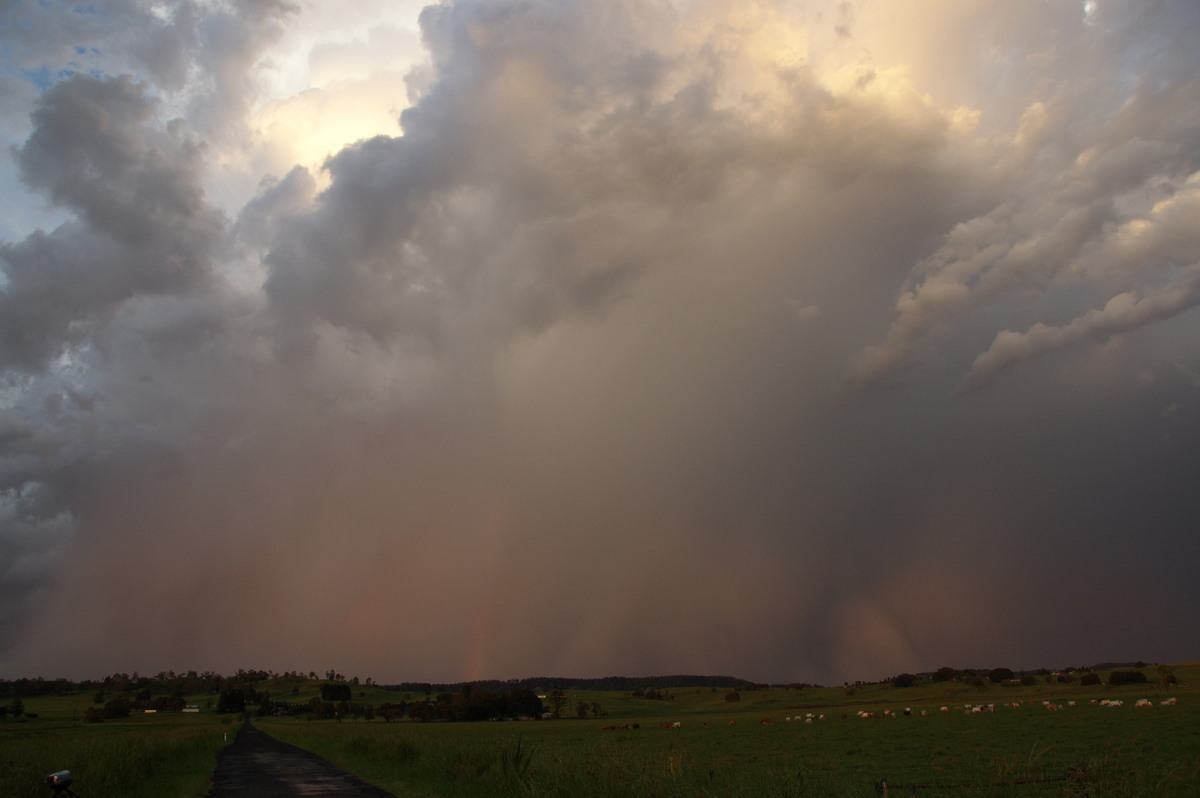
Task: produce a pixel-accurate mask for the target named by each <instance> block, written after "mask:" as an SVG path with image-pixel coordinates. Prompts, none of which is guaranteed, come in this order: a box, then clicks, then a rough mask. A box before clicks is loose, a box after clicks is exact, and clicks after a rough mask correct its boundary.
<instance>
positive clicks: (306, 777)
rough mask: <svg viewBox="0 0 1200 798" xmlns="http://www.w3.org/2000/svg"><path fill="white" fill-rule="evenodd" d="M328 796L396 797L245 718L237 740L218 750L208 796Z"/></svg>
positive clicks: (294, 797) (360, 797)
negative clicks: (246, 721) (273, 734)
mask: <svg viewBox="0 0 1200 798" xmlns="http://www.w3.org/2000/svg"><path fill="white" fill-rule="evenodd" d="M310 795H317V796H321V795H325V796H332V795H337V796H346V798H395V796H393V795H392V794H391V793H388V792H384V791H383V790H381V789H379V788H378V787H372V786H371V785H369V784H366V783H364V782H362V781H360V780H359V779H357V778H355V777H354V776H351V775H350V774H349V773H346V772H344V771H341V770H338V769H337V768H335V767H334V766H333V765H331V764H329V763H328V762H326V761H325V760H324V759H322V758H321V757H319V756H317V755H316V754H314V753H312V752H311V751H305V750H304V749H303V748H297V747H296V746H294V745H288V744H287V743H285V742H281V741H279V740H276V739H275V738H274V737H272V736H271V735H269V734H266V733H265V732H261V731H259V730H258V729H256V728H254V727H253V726H251V725H250V724H249V723H246V724H245V725H244V726H242V728H241V729H240V730H239V731H238V733H237V737H236V738H235V739H234V741H233V744H232V745H227V746H225V748H223V749H222V750H221V751H220V753H218V754H217V769H216V772H215V774H214V776H213V786H212V789H211V790H210V791H209V793H208V798H241V796H254V798H299V797H300V796H310Z"/></svg>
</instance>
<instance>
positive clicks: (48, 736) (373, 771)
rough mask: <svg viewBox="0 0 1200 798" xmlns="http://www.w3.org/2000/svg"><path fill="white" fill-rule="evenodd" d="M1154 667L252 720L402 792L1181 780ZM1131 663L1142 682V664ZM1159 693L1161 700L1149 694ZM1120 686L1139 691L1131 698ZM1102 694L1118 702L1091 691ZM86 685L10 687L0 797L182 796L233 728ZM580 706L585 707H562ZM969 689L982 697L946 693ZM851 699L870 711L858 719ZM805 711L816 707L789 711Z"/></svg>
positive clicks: (743, 792) (1199, 729)
mask: <svg viewBox="0 0 1200 798" xmlns="http://www.w3.org/2000/svg"><path fill="white" fill-rule="evenodd" d="M1173 671H1174V674H1175V676H1176V677H1177V678H1178V679H1179V682H1180V683H1179V684H1177V685H1174V686H1171V687H1170V688H1167V689H1164V688H1162V687H1160V686H1159V685H1157V684H1155V683H1151V684H1141V685H1125V686H1120V687H1110V686H1107V685H1106V684H1101V685H1095V686H1088V687H1085V686H1081V685H1080V684H1079V683H1078V681H1075V682H1073V683H1071V684H1061V683H1058V682H1057V681H1055V680H1053V679H1051V680H1046V679H1044V678H1042V677H1039V678H1038V679H1037V680H1036V682H1035V683H1034V684H1031V685H1019V684H1018V685H1015V686H1003V685H993V684H987V685H986V686H982V687H979V686H974V687H973V686H970V685H968V684H963V683H958V682H944V683H932V682H928V681H926V682H923V683H922V684H921V685H920V686H917V687H910V688H895V687H891V686H889V685H886V684H880V685H867V686H860V687H858V688H855V689H850V688H841V687H839V688H805V689H792V688H762V689H741V690H738V691H737V700H736V701H730V700H727V699H728V698H729V694H730V693H731V692H732V690H731V689H730V688H716V689H712V688H708V687H703V688H701V687H692V688H667V689H665V690H661V691H660V694H661V695H662V696H663V697H661V698H645V697H639V696H635V695H633V694H631V693H620V692H604V691H568V692H567V695H566V699H567V700H566V705H565V707H564V718H563V719H559V720H541V721H525V722H520V721H513V722H478V723H419V722H415V721H410V720H402V721H396V722H392V723H387V722H385V721H384V720H383V719H382V718H379V717H376V719H374V720H371V721H366V720H353V719H343V720H340V721H339V720H321V721H316V720H308V719H306V718H304V717H300V716H298V717H289V718H277V717H272V718H259V719H256V720H255V724H256V725H257V726H258V727H259V728H261V729H263V730H264V731H267V732H268V733H270V734H273V735H275V736H277V737H279V738H281V739H284V740H287V741H289V742H292V743H294V744H296V745H300V746H302V747H304V748H307V749H309V750H312V751H315V752H316V753H318V754H320V755H322V756H324V757H325V758H327V759H329V760H330V761H332V762H334V763H335V764H337V765H339V766H341V767H343V768H344V769H346V770H348V771H350V772H353V773H355V774H356V775H358V776H359V777H361V778H363V779H365V780H367V781H369V782H371V783H374V784H377V785H379V786H381V787H383V788H384V789H387V790H389V791H391V792H393V793H395V794H396V795H398V796H403V798H473V797H474V796H488V797H489V798H503V796H531V797H535V798H536V797H538V796H572V797H573V798H574V797H576V796H578V797H579V798H588V797H589V796H597V797H599V796H647V797H649V796H654V797H655V798H674V797H676V796H678V797H679V798H684V797H685V796H686V797H687V798H704V797H705V796H711V797H712V798H722V797H724V796H755V798H762V797H763V796H768V797H769V796H781V797H782V796H875V795H879V794H880V789H879V783H880V782H881V781H882V780H886V781H887V782H888V784H889V793H888V794H889V795H893V796H903V795H910V794H916V795H921V796H1014V797H1015V798H1024V797H1025V796H1029V797H1030V798H1034V797H1035V796H1089V797H1090V798H1105V797H1106V796H1112V797H1114V798H1116V797H1118V796H1196V795H1200V663H1198V664H1190V665H1176V666H1174V668H1173ZM1145 672H1146V674H1147V675H1148V676H1149V677H1150V678H1151V679H1152V680H1153V679H1155V678H1156V676H1155V669H1154V668H1153V667H1148V668H1146V669H1145ZM1101 676H1102V677H1105V678H1106V677H1107V674H1103V673H1102V674H1101ZM271 682H274V683H271ZM271 682H268V681H264V682H260V683H258V684H257V688H258V689H259V690H268V691H270V693H271V697H272V699H273V700H275V701H290V702H297V703H300V702H305V701H307V700H309V699H311V698H314V697H318V696H319V691H320V681H315V682H314V681H309V680H300V681H296V680H291V681H288V680H271ZM1169 696H1173V697H1176V698H1177V700H1178V704H1177V705H1175V706H1161V705H1160V702H1161V701H1163V700H1164V699H1165V698H1167V697H1169ZM353 697H354V701H355V702H356V703H360V704H368V705H372V706H378V705H379V704H381V703H385V702H397V701H400V700H408V701H419V700H423V699H424V695H423V694H422V693H409V694H403V693H397V692H392V691H387V690H383V689H381V688H378V687H373V686H372V687H368V686H363V687H358V686H355V687H354V688H353ZM1139 698H1147V699H1150V700H1151V701H1153V703H1154V706H1153V707H1150V708H1138V707H1135V706H1134V704H1135V703H1136V701H1137V700H1138V699H1139ZM1103 699H1121V700H1123V701H1124V702H1125V703H1124V706H1121V707H1105V706H1100V705H1099V704H1098V703H1092V702H1093V701H1095V702H1099V701H1100V700H1103ZM91 701H92V696H90V695H66V696H41V697H32V698H27V699H24V704H25V713H26V714H25V715H22V716H20V717H17V718H14V717H12V716H9V717H7V718H5V719H3V720H0V798H10V796H11V798H25V796H45V795H49V794H50V793H49V791H48V790H47V789H46V788H45V787H44V786H43V783H42V781H43V779H44V777H45V775H46V774H47V773H51V772H54V771H57V770H62V769H69V770H71V771H72V773H73V774H74V775H75V786H76V788H77V791H78V792H79V794H80V795H81V796H83V798H98V797H99V796H122V798H140V797H141V796H146V798H149V797H150V796H155V798H163V797H164V796H177V797H178V798H197V797H199V796H203V795H205V793H206V792H207V790H208V785H209V780H210V776H211V773H212V770H213V767H214V764H215V756H216V753H217V751H218V750H219V749H220V747H221V746H222V745H223V744H224V743H225V742H226V739H228V740H229V741H232V739H233V737H234V734H235V732H236V730H237V728H238V726H239V724H240V717H234V716H228V715H227V716H221V715H217V714H216V713H215V712H213V711H211V710H212V708H213V707H214V706H215V703H216V697H215V696H208V695H198V696H189V697H188V702H189V703H193V704H196V705H197V706H199V707H201V709H202V711H201V712H200V713H196V714H184V713H170V712H161V713H156V714H136V713H135V714H134V715H132V716H131V717H129V718H125V719H119V720H114V719H110V720H106V721H104V722H103V723H85V722H83V720H82V718H83V717H84V715H85V711H86V709H87V708H88V707H90V706H92V703H91ZM581 702H582V703H583V704H584V705H585V706H586V707H587V708H588V716H587V717H586V718H579V717H577V716H576V707H577V706H578V705H579V704H580V703H581ZM1044 702H1050V703H1051V704H1052V705H1054V706H1058V705H1060V704H1061V705H1062V706H1063V709H1062V710H1061V711H1051V710H1048V709H1047V708H1046V707H1045V705H1044ZM1069 702H1074V706H1069ZM986 704H994V705H995V711H994V712H985V713H978V714H976V713H969V712H968V711H967V710H966V709H965V707H966V706H968V705H972V706H973V705H986ZM1011 704H1019V707H1017V708H1014V707H1012V706H1010V705H1011ZM593 705H597V706H598V707H599V708H600V710H601V714H600V715H599V716H596V715H594V714H593V711H592V710H593ZM943 706H945V707H947V711H946V712H942V711H941V707H943ZM906 708H908V709H910V710H911V714H909V715H907V716H906V715H904V714H903V713H904V710H905V709H906ZM885 710H886V711H888V712H890V713H891V714H892V715H895V717H887V716H885ZM860 711H863V712H871V713H874V715H875V716H876V717H874V718H860V717H858V713H859V712H860ZM922 712H925V713H926V714H925V715H924V716H922ZM809 713H811V714H813V715H814V716H817V717H819V716H821V715H824V720H817V719H814V722H813V723H805V722H804V720H803V718H804V716H805V715H807V714H809ZM30 715H32V716H34V717H29V716H30ZM787 717H792V718H798V720H792V721H788V720H785V718H787ZM764 719H765V720H769V721H771V723H770V724H764V723H763V722H762V721H763V720H764ZM675 722H678V723H679V727H678V728H675V727H674V726H673V724H674V723H675ZM634 724H636V725H637V726H638V727H639V728H636V729H634V728H632V726H633V725H634ZM664 724H666V725H667V726H669V727H670V728H663V725H664ZM604 726H614V727H618V728H616V729H612V730H604V729H602V728H601V727H604ZM621 727H628V728H621ZM910 785H913V786H915V790H913V789H912V787H910Z"/></svg>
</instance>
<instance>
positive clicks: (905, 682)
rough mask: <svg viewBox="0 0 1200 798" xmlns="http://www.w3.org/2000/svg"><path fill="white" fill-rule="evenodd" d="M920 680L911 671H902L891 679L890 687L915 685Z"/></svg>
mask: <svg viewBox="0 0 1200 798" xmlns="http://www.w3.org/2000/svg"><path fill="white" fill-rule="evenodd" d="M918 681H920V680H919V679H917V677H916V676H914V675H913V674H911V673H902V674H900V675H899V676H896V677H895V678H893V679H892V687H916V686H917V682H918Z"/></svg>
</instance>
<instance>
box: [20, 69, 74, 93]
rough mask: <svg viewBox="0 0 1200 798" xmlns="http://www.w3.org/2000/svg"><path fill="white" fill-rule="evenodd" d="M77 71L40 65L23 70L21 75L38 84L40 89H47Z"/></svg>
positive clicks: (35, 84)
mask: <svg viewBox="0 0 1200 798" xmlns="http://www.w3.org/2000/svg"><path fill="white" fill-rule="evenodd" d="M77 71H78V70H75V69H51V68H50V67H47V66H40V67H38V68H37V69H25V70H22V71H21V75H22V76H23V77H24V78H25V80H27V81H29V82H30V83H32V84H33V85H34V86H36V87H37V88H38V90H40V91H45V90H46V89H48V88H50V87H51V86H53V85H54V84H55V83H58V82H59V81H63V80H66V79H67V78H69V77H71V76H72V75H74V74H76V72H77Z"/></svg>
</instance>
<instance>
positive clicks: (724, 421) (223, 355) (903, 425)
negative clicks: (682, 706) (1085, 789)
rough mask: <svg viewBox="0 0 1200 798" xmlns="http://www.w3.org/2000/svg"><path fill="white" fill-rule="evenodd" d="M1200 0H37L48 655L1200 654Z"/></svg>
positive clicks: (13, 348) (759, 667)
mask: <svg viewBox="0 0 1200 798" xmlns="http://www.w3.org/2000/svg"><path fill="white" fill-rule="evenodd" d="M1198 38H1200V4H1197V3H1196V2H1194V0H1155V2H1146V0H1088V1H1087V2H1079V0H921V2H899V1H898V0H897V1H896V2H891V1H890V0H850V1H848V2H832V1H831V2H824V1H823V0H813V1H812V2H808V1H807V0H757V1H753V0H458V1H455V2H445V3H442V4H440V5H431V6H429V7H427V8H424V9H422V4H421V3H420V2H416V1H415V0H413V1H412V2H408V1H407V0H394V1H389V0H371V1H370V2H354V3H346V2H326V1H325V0H297V2H283V0H253V1H250V0H247V1H246V2H233V0H228V2H220V1H219V0H211V1H210V0H193V1H192V2H148V1H145V0H106V2H104V3H96V4H84V3H82V2H80V3H76V2H69V1H68V0H42V1H39V2H34V0H10V2H7V3H5V4H4V5H3V8H2V9H0V109H2V110H0V138H2V140H3V145H4V154H3V158H0V270H2V271H0V676H2V677H9V678H13V677H19V676H32V675H42V676H45V677H47V678H53V677H57V676H68V677H72V678H93V677H99V676H103V675H105V674H109V673H113V672H117V671H126V672H131V671H133V670H139V671H141V672H142V673H154V672H157V671H160V670H167V669H174V670H188V669H197V670H203V669H212V670H217V671H221V672H232V671H233V670H236V669H237V668H262V669H274V670H280V671H285V670H293V669H296V670H302V671H305V672H307V671H308V670H310V669H312V670H317V671H318V672H324V671H325V670H326V669H330V668H332V669H335V670H337V671H339V672H341V673H344V674H346V675H358V676H361V677H363V678H365V677H368V676H369V677H372V678H374V679H375V680H376V681H379V682H396V681H402V680H417V681H440V682H453V681H459V680H466V679H480V678H498V679H508V678H519V677H527V676H537V675H558V676H575V677H596V676H606V675H631V676H636V675H663V674H673V673H697V674H726V675H732V676H738V677H742V678H747V679H753V680H757V681H766V682H790V681H805V682H820V683H825V684H833V683H841V682H842V681H846V680H851V681H853V680H857V679H881V678H886V677H888V676H891V675H895V674H897V673H901V672H905V671H910V672H915V671H921V670H933V669H935V668H937V667H940V666H951V667H1000V666H1006V667H1011V668H1014V669H1020V668H1038V667H1049V668H1055V667H1064V666H1068V665H1086V664H1094V663H1097V662H1101V661H1108V660H1135V659H1141V660H1146V661H1149V662H1178V661H1183V660H1194V659H1196V658H1197V657H1200V637H1198V636H1197V632H1196V630H1197V628H1200V483H1198V482H1197V479H1198V478H1200V313H1197V312H1196V306H1197V305H1200V47H1197V44H1196V43H1197V40H1198Z"/></svg>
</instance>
